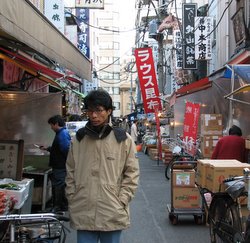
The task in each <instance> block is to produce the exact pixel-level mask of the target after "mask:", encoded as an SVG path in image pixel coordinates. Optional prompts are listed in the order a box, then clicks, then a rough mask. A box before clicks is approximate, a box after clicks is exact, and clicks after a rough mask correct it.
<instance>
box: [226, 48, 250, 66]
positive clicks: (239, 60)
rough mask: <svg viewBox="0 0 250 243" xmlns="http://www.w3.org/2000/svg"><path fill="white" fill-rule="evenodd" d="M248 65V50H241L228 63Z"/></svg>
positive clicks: (249, 60)
mask: <svg viewBox="0 0 250 243" xmlns="http://www.w3.org/2000/svg"><path fill="white" fill-rule="evenodd" d="M246 63H250V50H248V49H242V51H240V52H239V53H237V54H236V55H234V56H233V57H232V58H231V60H229V61H228V64H229V65H233V64H246Z"/></svg>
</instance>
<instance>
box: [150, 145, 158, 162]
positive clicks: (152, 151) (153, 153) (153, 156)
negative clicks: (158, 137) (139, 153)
mask: <svg viewBox="0 0 250 243" xmlns="http://www.w3.org/2000/svg"><path fill="white" fill-rule="evenodd" d="M148 156H149V157H150V159H152V160H158V157H159V154H158V149H157V148H149V149H148Z"/></svg>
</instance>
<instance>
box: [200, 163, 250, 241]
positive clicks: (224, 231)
mask: <svg viewBox="0 0 250 243" xmlns="http://www.w3.org/2000/svg"><path fill="white" fill-rule="evenodd" d="M249 174H250V170H249V169H248V168H245V169H244V171H243V176H236V177H231V178H227V179H225V180H224V181H223V184H222V185H225V191H224V192H221V190H220V191H219V192H215V193H212V192H210V193H211V194H212V201H211V204H210V207H208V205H207V204H206V203H205V206H206V208H207V212H208V223H209V230H210V237H211V243H219V242H226V243H249V242H250V236H249V234H250V224H249V225H247V224H246V227H243V223H242V219H241V205H240V202H239V198H240V197H247V196H248V193H249V190H250V176H249ZM246 181H248V183H246ZM246 184H248V189H247V190H246ZM206 192H208V190H206V189H203V191H202V190H201V195H202V196H203V201H204V202H205V199H204V193H206ZM248 204H249V202H248ZM249 206H250V205H248V208H249ZM248 231H249V232H248Z"/></svg>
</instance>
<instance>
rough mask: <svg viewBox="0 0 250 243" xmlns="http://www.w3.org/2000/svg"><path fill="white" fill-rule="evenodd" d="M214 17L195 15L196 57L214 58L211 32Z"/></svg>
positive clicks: (202, 58)
mask: <svg viewBox="0 0 250 243" xmlns="http://www.w3.org/2000/svg"><path fill="white" fill-rule="evenodd" d="M212 29H213V19H212V18H211V17H195V59H196V60H209V59H212V40H211V32H212Z"/></svg>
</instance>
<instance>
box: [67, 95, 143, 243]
mask: <svg viewBox="0 0 250 243" xmlns="http://www.w3.org/2000/svg"><path fill="white" fill-rule="evenodd" d="M84 103H85V108H86V111H87V114H88V117H89V121H88V123H87V124H86V126H85V127H84V128H82V129H79V130H78V132H77V134H76V137H75V138H73V140H72V143H71V147H70V151H69V154H68V159H67V164H66V166H67V177H66V184H67V187H66V195H67V198H68V202H69V214H70V220H71V227H72V228H73V229H76V230H77V243H98V242H99V241H100V243H119V242H120V237H121V232H122V230H123V229H126V228H128V227H129V225H130V217H129V202H130V201H131V199H132V198H133V197H134V194H135V191H136V189H137V186H138V179H139V165H138V160H137V158H136V156H135V153H136V148H135V143H134V142H133V140H132V139H131V137H130V135H129V134H128V133H126V132H125V130H123V129H122V128H117V127H113V126H112V124H111V123H110V121H111V119H110V118H111V115H112V111H113V104H112V99H111V97H110V96H109V94H108V93H107V92H106V91H104V90H95V91H92V92H90V93H89V94H88V95H87V96H86V97H85V99H84Z"/></svg>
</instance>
